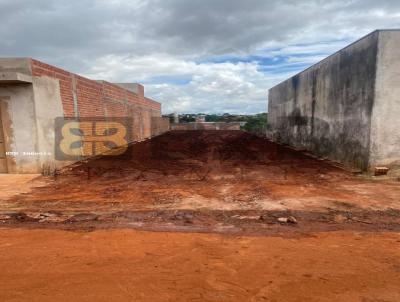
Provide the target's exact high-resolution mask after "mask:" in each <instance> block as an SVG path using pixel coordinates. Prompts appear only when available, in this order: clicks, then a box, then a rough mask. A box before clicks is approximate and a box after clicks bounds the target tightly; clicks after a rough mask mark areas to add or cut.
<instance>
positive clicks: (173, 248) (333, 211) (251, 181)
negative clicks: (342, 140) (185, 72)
mask: <svg viewBox="0 0 400 302" xmlns="http://www.w3.org/2000/svg"><path fill="white" fill-rule="evenodd" d="M391 173H392V174H391V175H389V177H383V178H382V177H380V178H373V177H367V176H355V175H352V174H351V173H350V172H346V171H344V170H343V169H340V168H338V167H335V166H333V165H332V164H331V163H329V162H327V161H323V160H319V159H316V158H313V157H310V156H308V155H307V154H305V153H302V152H299V151H295V150H292V149H290V148H287V147H285V146H280V145H277V144H275V143H272V142H270V141H268V140H266V139H262V138H258V137H255V136H252V135H250V134H247V133H244V132H240V131H194V132H190V131H189V132H185V131H176V132H170V133H167V134H164V135H162V136H159V137H156V138H154V139H152V140H149V141H146V142H141V143H137V144H135V145H133V146H131V148H130V152H129V153H128V155H127V156H124V157H119V158H112V159H107V158H97V159H93V160H90V161H87V162H83V163H78V164H75V165H73V166H71V167H69V168H66V169H63V170H62V171H61V172H60V173H59V175H57V176H56V177H50V178H45V177H37V178H35V179H34V180H31V181H29V179H30V178H31V177H30V178H26V177H25V178H23V177H21V178H18V176H14V178H13V180H12V182H10V180H9V179H8V178H7V179H6V178H4V177H2V178H0V188H1V189H2V191H1V193H0V225H2V226H3V227H2V228H1V229H0V233H1V235H0V300H1V301H25V300H26V299H27V297H29V300H32V301H50V300H51V301H67V300H68V301H71V300H72V301H110V300H112V301H129V300H131V301H362V302H370V301H400V290H399V288H400V279H399V276H400V269H399V268H400V257H399V256H400V253H399V251H400V249H399V242H400V236H399V232H400V202H399V201H400V182H399V181H398V176H396V175H395V174H393V172H391ZM17 188H18V189H17ZM290 216H293V217H294V218H295V220H296V222H297V223H283V222H279V221H278V219H279V218H287V217H290ZM133 229H135V230H133ZM138 230H147V231H151V232H143V231H138ZM154 231H158V232H154ZM111 297H112V299H111Z"/></svg>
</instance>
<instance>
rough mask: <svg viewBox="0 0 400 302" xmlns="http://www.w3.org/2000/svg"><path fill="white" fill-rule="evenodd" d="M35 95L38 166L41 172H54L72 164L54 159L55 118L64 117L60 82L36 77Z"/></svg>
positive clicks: (34, 82) (34, 83) (34, 84)
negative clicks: (47, 170)
mask: <svg viewBox="0 0 400 302" xmlns="http://www.w3.org/2000/svg"><path fill="white" fill-rule="evenodd" d="M33 93H34V100H35V103H34V105H35V116H36V119H35V123H36V131H37V152H38V155H37V160H38V164H39V167H40V170H46V169H49V170H50V171H54V169H55V168H60V167H62V166H65V165H67V164H70V162H67V161H56V160H55V159H54V150H55V146H54V143H55V132H54V129H55V124H54V123H55V118H56V117H62V116H63V115H64V112H63V107H62V102H61V95H60V84H59V81H58V80H56V79H52V78H48V77H40V78H37V77H35V78H34V79H33Z"/></svg>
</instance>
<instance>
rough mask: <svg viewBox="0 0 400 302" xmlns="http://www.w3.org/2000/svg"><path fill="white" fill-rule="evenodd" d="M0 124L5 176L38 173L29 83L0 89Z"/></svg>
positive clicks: (33, 114) (34, 124) (35, 132)
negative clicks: (5, 159)
mask: <svg viewBox="0 0 400 302" xmlns="http://www.w3.org/2000/svg"><path fill="white" fill-rule="evenodd" d="M0 98H1V99H2V104H3V106H2V122H3V129H4V136H5V138H6V140H5V141H6V151H7V152H12V155H8V156H7V166H8V172H9V173H38V170H39V166H40V164H39V161H38V157H37V156H31V155H30V154H29V153H30V152H37V147H38V146H37V129H36V122H35V106H34V97H33V88H32V85H29V84H20V85H9V86H0Z"/></svg>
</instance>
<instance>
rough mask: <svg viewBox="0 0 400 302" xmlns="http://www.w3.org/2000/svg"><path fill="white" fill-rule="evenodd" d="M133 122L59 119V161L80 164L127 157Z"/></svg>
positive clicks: (122, 120) (127, 119)
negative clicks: (92, 159)
mask: <svg viewBox="0 0 400 302" xmlns="http://www.w3.org/2000/svg"><path fill="white" fill-rule="evenodd" d="M131 125H132V123H131V122H130V119H129V118H112V119H107V120H105V119H100V118H80V119H65V118H57V119H56V150H55V154H56V159H57V160H80V159H82V158H88V157H93V156H97V155H103V156H118V155H122V154H124V153H126V151H127V149H128V144H129V142H130V141H131V140H130V126H131Z"/></svg>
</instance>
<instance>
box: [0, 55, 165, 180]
mask: <svg viewBox="0 0 400 302" xmlns="http://www.w3.org/2000/svg"><path fill="white" fill-rule="evenodd" d="M0 110H1V111H0V173H40V172H41V171H42V169H43V167H44V166H49V165H50V166H54V167H60V166H63V165H65V164H67V163H66V162H59V161H57V160H56V159H55V158H54V149H55V146H54V142H55V133H54V129H55V128H54V121H55V118H56V117H79V118H83V117H104V118H112V117H132V121H133V125H132V126H133V127H132V128H133V131H132V141H140V140H143V139H146V138H150V137H151V136H153V135H156V134H160V133H162V132H163V131H165V130H168V123H166V122H165V121H164V120H162V119H161V104H160V103H158V102H156V101H153V100H151V99H149V98H147V97H145V96H144V88H143V86H142V85H140V84H128V83H118V84H115V83H109V82H106V81H94V80H90V79H87V78H85V77H82V76H79V75H76V74H73V73H70V72H68V71H65V70H62V69H60V68H57V67H54V66H51V65H48V64H45V63H42V62H40V61H37V60H34V59H31V58H13V59H0Z"/></svg>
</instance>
